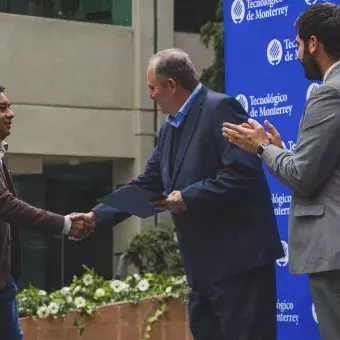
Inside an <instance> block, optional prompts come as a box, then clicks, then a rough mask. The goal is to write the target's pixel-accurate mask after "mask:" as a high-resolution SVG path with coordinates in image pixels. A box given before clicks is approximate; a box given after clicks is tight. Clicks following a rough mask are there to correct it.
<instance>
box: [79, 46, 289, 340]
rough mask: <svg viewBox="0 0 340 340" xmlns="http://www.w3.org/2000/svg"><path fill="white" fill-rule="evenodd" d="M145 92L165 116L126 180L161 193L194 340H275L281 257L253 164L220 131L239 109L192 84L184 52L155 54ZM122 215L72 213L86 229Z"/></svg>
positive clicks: (236, 119)
mask: <svg viewBox="0 0 340 340" xmlns="http://www.w3.org/2000/svg"><path fill="white" fill-rule="evenodd" d="M148 86H149V89H150V98H151V99H152V100H154V101H156V102H157V103H158V105H159V106H160V107H161V109H162V111H163V113H164V114H166V115H167V117H166V122H165V123H164V125H163V126H162V128H161V129H160V131H159V138H158V145H157V146H156V147H155V149H154V151H153V154H152V156H151V158H150V159H149V161H148V163H147V165H146V168H145V171H144V172H143V173H142V174H140V175H139V176H138V177H137V178H136V179H134V180H132V181H131V182H129V183H128V184H127V185H131V184H135V185H139V186H141V187H144V188H147V189H148V190H151V191H153V192H155V193H159V194H161V193H163V192H166V193H167V194H168V198H167V199H164V200H160V201H158V202H156V205H157V206H158V207H159V208H160V209H163V210H169V211H171V212H172V217H173V221H174V224H175V227H176V232H177V236H178V241H179V247H180V251H181V254H182V256H183V260H184V266H185V271H186V275H187V279H188V283H189V285H190V286H191V288H192V291H191V295H190V302H189V314H190V328H191V331H192V334H193V337H194V339H195V340H222V339H225V340H226V339H228V340H274V339H276V280H275V261H276V259H278V258H281V257H282V256H283V252H282V248H281V242H280V238H279V234H278V230H277V225H276V220H275V216H274V212H273V208H272V203H271V198H270V192H269V188H268V185H267V182H266V179H265V176H264V173H263V171H262V167H261V160H260V159H259V158H258V157H256V156H253V155H251V154H248V153H246V152H245V151H243V150H242V149H241V148H239V147H237V146H234V145H232V144H230V143H229V142H228V141H227V140H225V139H224V138H223V136H222V135H221V133H220V131H221V127H222V123H223V122H225V121H228V122H232V123H234V124H240V123H242V122H246V121H247V118H248V117H247V114H246V112H245V111H244V109H243V108H242V106H241V105H240V104H239V103H238V102H237V101H236V100H235V99H233V98H231V97H229V96H227V95H225V94H219V93H215V92H213V91H211V90H209V89H208V88H206V87H205V86H203V85H202V84H201V83H199V81H198V76H197V73H196V70H195V68H194V66H193V64H192V62H191V60H190V59H189V57H188V55H187V54H186V53H184V52H183V51H181V50H178V49H168V50H164V51H161V52H158V53H157V54H155V55H154V56H153V57H152V58H151V60H150V64H149V68H148ZM129 216H130V215H129V214H127V213H124V212H122V211H119V210H117V209H114V208H111V207H108V206H105V205H103V204H99V205H98V206H96V207H95V208H94V209H93V210H92V211H91V212H89V213H87V214H78V215H77V216H76V217H75V218H82V219H84V220H85V221H87V222H88V223H91V224H93V225H95V224H98V223H99V222H100V223H104V224H108V225H111V226H113V225H116V224H118V223H120V222H121V221H123V220H125V219H126V218H128V217H129Z"/></svg>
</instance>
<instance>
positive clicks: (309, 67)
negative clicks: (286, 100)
mask: <svg viewBox="0 0 340 340" xmlns="http://www.w3.org/2000/svg"><path fill="white" fill-rule="evenodd" d="M301 64H302V67H303V68H304V70H305V77H306V78H307V79H308V80H321V81H322V79H323V76H322V72H321V69H320V65H319V63H318V62H317V61H316V60H315V58H314V56H312V55H311V54H310V53H309V51H305V53H304V54H303V58H302V60H301Z"/></svg>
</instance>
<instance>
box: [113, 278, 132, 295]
mask: <svg viewBox="0 0 340 340" xmlns="http://www.w3.org/2000/svg"><path fill="white" fill-rule="evenodd" d="M110 287H111V288H112V290H113V291H114V292H115V293H120V292H124V291H127V290H128V288H129V286H128V285H127V284H126V283H125V282H123V281H120V280H113V281H111V282H110Z"/></svg>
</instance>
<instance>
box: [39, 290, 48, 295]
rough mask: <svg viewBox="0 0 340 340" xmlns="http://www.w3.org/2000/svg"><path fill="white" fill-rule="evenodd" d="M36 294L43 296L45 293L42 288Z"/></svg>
mask: <svg viewBox="0 0 340 340" xmlns="http://www.w3.org/2000/svg"><path fill="white" fill-rule="evenodd" d="M38 294H39V295H40V296H45V295H46V292H45V291H44V290H39V292H38Z"/></svg>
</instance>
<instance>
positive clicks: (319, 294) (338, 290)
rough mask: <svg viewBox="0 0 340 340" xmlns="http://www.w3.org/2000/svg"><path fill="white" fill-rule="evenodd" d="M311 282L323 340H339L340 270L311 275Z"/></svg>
mask: <svg viewBox="0 0 340 340" xmlns="http://www.w3.org/2000/svg"><path fill="white" fill-rule="evenodd" d="M309 282H310V287H311V293H312V297H313V301H314V305H315V312H316V314H317V319H318V324H319V330H320V335H321V340H339V339H340V270H334V271H327V272H322V273H316V274H311V275H310V276H309Z"/></svg>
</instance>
